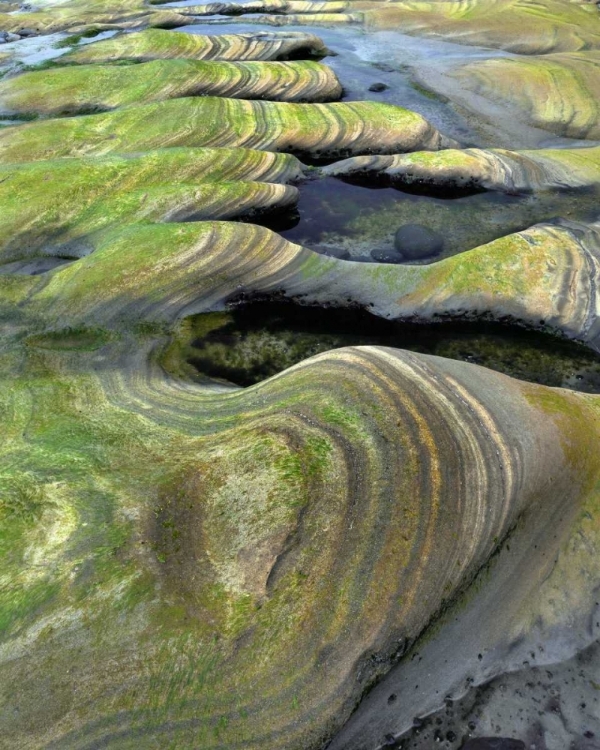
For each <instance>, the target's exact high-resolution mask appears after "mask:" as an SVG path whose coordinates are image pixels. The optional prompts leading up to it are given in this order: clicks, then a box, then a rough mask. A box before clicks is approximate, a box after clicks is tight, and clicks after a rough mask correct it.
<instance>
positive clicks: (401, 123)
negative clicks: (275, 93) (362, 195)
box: [0, 96, 456, 163]
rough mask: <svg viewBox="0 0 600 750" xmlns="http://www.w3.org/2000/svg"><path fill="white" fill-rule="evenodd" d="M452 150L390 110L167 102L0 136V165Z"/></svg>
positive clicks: (404, 113) (356, 105) (355, 105)
mask: <svg viewBox="0 0 600 750" xmlns="http://www.w3.org/2000/svg"><path fill="white" fill-rule="evenodd" d="M451 145H456V144H455V143H454V142H453V141H451V139H448V138H446V137H445V136H443V135H442V134H441V133H439V132H438V131H437V130H436V128H434V127H433V125H431V124H430V123H429V122H428V121H427V120H426V119H425V118H424V117H422V116H421V115H419V114H416V113H414V112H410V111H409V110H406V109H402V108H401V107H396V106H393V105H390V104H379V103H376V102H340V103H337V102H334V103H333V104H288V103H280V102H262V101H243V100H239V99H220V98H217V97H208V96H207V97H197V98H185V99H173V100H170V101H166V102H157V103H155V104H146V105H140V106H136V107H130V108H127V109H123V110H117V111H115V112H109V113H106V114H99V115H88V116H82V117H71V118H64V119H55V120H48V121H44V122H34V123H29V124H26V125H20V126H16V127H9V128H5V129H4V130H2V131H1V132H0V162H1V163H7V162H8V163H10V162H22V161H35V160H38V159H51V158H59V157H63V156H86V155H90V154H96V155H102V154H108V153H131V152H139V151H146V150H150V149H155V148H165V147H170V148H172V147H174V146H194V147H197V146H219V147H222V146H243V147H245V148H258V149H261V150H262V149H265V150H271V151H295V152H301V153H306V154H309V155H312V156H319V157H325V158H331V157H334V156H336V155H354V154H360V153H365V152H373V151H376V152H380V153H386V152H387V153H394V152H397V151H414V150H417V149H438V148H443V147H445V146H451Z"/></svg>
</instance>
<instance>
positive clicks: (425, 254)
mask: <svg viewBox="0 0 600 750" xmlns="http://www.w3.org/2000/svg"><path fill="white" fill-rule="evenodd" d="M394 246H395V248H396V250H397V251H398V252H399V253H402V255H403V256H404V258H405V259H408V260H421V259H422V258H431V257H432V256H433V255H439V253H441V251H442V250H443V249H444V238H443V237H442V235H441V234H438V232H434V231H433V229H429V228H428V227H424V226H423V225H422V224H405V225H404V226H402V227H400V229H398V231H397V232H396V235H395V237H394Z"/></svg>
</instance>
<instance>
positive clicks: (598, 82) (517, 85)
mask: <svg viewBox="0 0 600 750" xmlns="http://www.w3.org/2000/svg"><path fill="white" fill-rule="evenodd" d="M596 25H597V26H600V19H598V20H597V21H596ZM451 75H452V76H453V77H454V78H456V79H457V80H459V81H460V84H461V87H462V88H464V89H466V90H468V91H471V92H473V93H474V94H476V95H477V96H481V97H483V98H485V99H487V100H489V101H491V102H493V103H494V104H498V105H500V106H502V107H503V108H504V109H506V110H508V111H510V112H514V114H515V116H516V117H518V118H519V119H520V120H522V121H523V122H525V123H527V124H529V125H533V126H534V127H538V128H543V129H544V130H549V131H551V132H553V133H555V134H556V135H560V136H564V137H567V138H589V139H595V140H597V139H599V138H600V124H599V123H600V106H599V105H598V101H599V100H600V51H598V50H586V51H585V52H573V53H570V54H554V55H546V56H543V57H540V56H534V57H520V58H511V59H493V60H482V61H474V62H470V63H467V64H466V65H463V66H461V67H460V68H458V70H456V71H453V72H452V74H451Z"/></svg>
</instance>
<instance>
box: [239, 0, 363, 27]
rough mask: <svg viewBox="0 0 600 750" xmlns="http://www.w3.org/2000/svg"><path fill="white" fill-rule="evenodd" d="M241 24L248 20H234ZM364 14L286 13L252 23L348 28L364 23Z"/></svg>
mask: <svg viewBox="0 0 600 750" xmlns="http://www.w3.org/2000/svg"><path fill="white" fill-rule="evenodd" d="M315 4H316V3H315ZM232 20H233V21H239V22H240V23H247V19H244V18H243V17H242V18H239V19H232ZM363 20H364V16H363V14H362V13H341V12H337V11H336V12H335V13H325V12H318V13H314V12H311V13H309V12H307V13H286V14H280V15H268V14H267V15H260V16H255V17H253V18H252V23H264V24H267V25H269V26H348V25H350V24H356V23H362V22H363Z"/></svg>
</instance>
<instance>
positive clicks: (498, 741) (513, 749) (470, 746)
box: [461, 737, 525, 750]
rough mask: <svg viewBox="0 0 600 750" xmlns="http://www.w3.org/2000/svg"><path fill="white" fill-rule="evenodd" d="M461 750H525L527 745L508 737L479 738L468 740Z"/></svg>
mask: <svg viewBox="0 0 600 750" xmlns="http://www.w3.org/2000/svg"><path fill="white" fill-rule="evenodd" d="M461 750H525V743H524V742H521V740H512V739H509V738H508V737H477V738H476V739H472V740H468V741H467V742H466V743H465V744H464V745H463V746H462V748H461Z"/></svg>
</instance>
